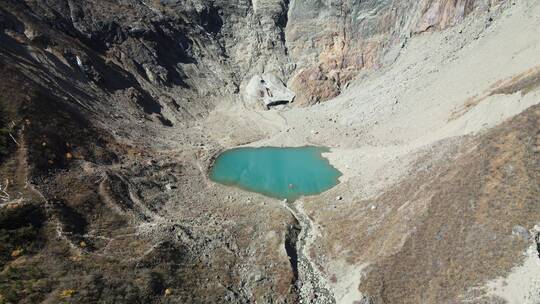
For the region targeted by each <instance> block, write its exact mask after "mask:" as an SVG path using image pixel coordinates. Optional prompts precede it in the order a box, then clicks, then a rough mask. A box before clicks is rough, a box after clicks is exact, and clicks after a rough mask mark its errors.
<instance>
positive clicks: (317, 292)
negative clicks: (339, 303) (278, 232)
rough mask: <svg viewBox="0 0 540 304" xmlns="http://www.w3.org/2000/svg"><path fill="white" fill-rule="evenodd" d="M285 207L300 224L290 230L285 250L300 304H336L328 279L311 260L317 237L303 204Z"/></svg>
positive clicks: (292, 204) (286, 203)
mask: <svg viewBox="0 0 540 304" xmlns="http://www.w3.org/2000/svg"><path fill="white" fill-rule="evenodd" d="M284 205H285V207H286V208H287V209H288V210H289V211H290V212H291V214H292V215H293V216H294V218H295V219H296V221H297V222H298V225H293V226H291V227H290V228H289V231H288V234H287V236H288V237H287V241H286V242H285V249H286V251H287V254H288V255H289V258H290V259H291V266H292V268H293V272H295V279H296V282H295V285H296V286H295V287H296V289H297V292H298V297H299V300H300V303H301V304H307V303H317V304H325V303H336V300H335V298H334V295H333V293H332V292H331V291H330V289H329V288H328V285H327V281H326V278H325V277H324V275H323V274H322V273H321V272H320V271H319V270H318V269H317V268H316V267H315V265H314V263H313V262H312V261H311V259H310V258H309V248H310V246H311V244H312V243H313V241H314V238H315V235H314V234H313V224H312V222H311V220H310V219H309V217H308V216H307V214H306V213H305V211H304V210H303V208H302V203H301V202H299V201H296V202H285V203H284ZM292 240H295V241H296V243H295V244H291V241H292ZM292 249H294V251H293V250H292Z"/></svg>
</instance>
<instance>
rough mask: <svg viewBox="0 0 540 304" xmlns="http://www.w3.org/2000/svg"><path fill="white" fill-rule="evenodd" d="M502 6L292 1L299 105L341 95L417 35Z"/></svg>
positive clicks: (289, 34)
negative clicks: (354, 80) (356, 78)
mask: <svg viewBox="0 0 540 304" xmlns="http://www.w3.org/2000/svg"><path fill="white" fill-rule="evenodd" d="M496 2H499V1H487V0H481V1H466V0H458V1H454V0H424V1H403V0H394V1H390V0H387V1H378V0H370V1H357V0H345V1H305V0H304V1H292V2H291V4H290V9H289V22H288V24H287V27H286V30H285V33H286V45H287V49H288V51H289V55H290V57H291V59H292V61H293V62H295V63H296V64H297V65H296V69H295V71H294V73H293V74H292V75H291V78H290V79H289V82H288V84H289V86H290V87H291V88H292V90H293V91H295V92H296V93H297V101H298V103H299V104H313V103H316V102H320V101H324V100H327V99H329V98H332V97H335V96H336V95H338V94H339V93H340V92H341V91H342V90H343V89H344V88H345V86H346V85H347V84H348V83H349V82H350V81H351V80H352V78H353V77H354V76H355V75H356V74H357V73H358V71H359V70H361V69H378V68H380V67H381V66H383V65H384V64H385V63H388V62H391V61H393V60H394V58H395V57H396V56H397V54H398V53H399V48H401V47H402V46H404V45H405V44H406V43H407V39H409V38H410V37H411V36H412V35H415V34H419V33H421V32H425V31H428V30H432V29H433V30H440V29H444V28H446V27H448V26H452V25H454V24H456V23H457V22H459V21H461V20H462V19H463V18H464V17H465V16H467V15H468V14H470V13H472V12H474V11H479V12H486V11H489V9H490V8H491V7H492V6H493V5H495V4H496Z"/></svg>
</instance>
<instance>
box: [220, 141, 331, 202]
mask: <svg viewBox="0 0 540 304" xmlns="http://www.w3.org/2000/svg"><path fill="white" fill-rule="evenodd" d="M328 151H329V149H328V148H322V147H311V146H307V147H298V148H279V147H261V148H237V149H232V150H228V151H225V152H223V153H222V154H220V155H219V156H218V158H217V159H216V161H215V162H214V166H213V167H212V170H211V172H210V179H211V180H213V181H215V182H218V183H220V184H224V185H229V186H236V187H239V188H242V189H245V190H248V191H252V192H258V193H262V194H264V195H266V196H270V197H274V198H279V199H285V198H286V199H289V200H295V199H297V198H299V197H301V196H307V195H314V194H319V193H321V192H324V191H326V190H328V189H330V188H332V187H334V186H335V185H337V184H338V178H339V177H340V176H341V172H339V171H338V170H337V169H336V168H334V167H332V166H331V165H330V163H329V162H328V160H327V159H326V158H324V157H323V156H322V154H321V153H323V152H328Z"/></svg>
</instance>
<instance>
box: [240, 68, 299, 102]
mask: <svg viewBox="0 0 540 304" xmlns="http://www.w3.org/2000/svg"><path fill="white" fill-rule="evenodd" d="M293 99H294V92H292V91H291V90H289V89H287V88H286V87H285V85H284V84H283V82H281V80H279V78H277V77H276V76H275V75H273V74H270V73H266V74H263V75H261V76H258V75H255V76H253V77H252V78H251V80H250V81H249V83H248V84H247V86H246V88H245V92H244V101H245V102H246V103H247V104H249V105H255V106H256V105H261V104H262V105H264V106H265V107H266V108H267V109H268V108H270V107H271V106H275V105H280V104H286V103H290V102H292V101H293Z"/></svg>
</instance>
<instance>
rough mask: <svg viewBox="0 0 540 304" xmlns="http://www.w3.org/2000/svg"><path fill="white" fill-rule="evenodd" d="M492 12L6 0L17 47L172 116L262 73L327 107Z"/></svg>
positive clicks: (322, 4)
mask: <svg viewBox="0 0 540 304" xmlns="http://www.w3.org/2000/svg"><path fill="white" fill-rule="evenodd" d="M495 4H496V2H494V1H443V0H432V1H420V2H418V1H397V0H396V1H352V0H350V1H290V2H289V1H286V0H283V1H278V0H275V1H239V2H235V3H230V1H172V0H170V1H148V2H145V1H114V2H113V1H110V2H109V1H106V2H92V1H85V2H78V1H26V2H16V1H6V2H5V3H4V4H3V11H4V15H5V17H4V19H6V21H5V22H7V23H11V30H12V31H13V32H14V33H13V34H18V35H19V39H23V40H28V41H35V42H36V44H32V43H31V44H30V45H32V47H33V48H37V49H38V50H47V52H48V53H49V54H50V53H56V55H55V56H58V57H59V60H61V61H64V62H65V63H67V64H68V65H70V66H71V67H72V68H75V69H82V70H83V72H84V74H85V76H86V77H87V79H88V80H90V81H92V82H95V83H96V84H97V85H98V87H99V88H102V89H106V90H107V91H108V93H112V92H116V93H118V94H119V95H125V94H126V92H125V90H126V89H128V88H130V87H136V88H135V89H136V91H138V92H139V93H140V94H141V95H142V97H140V98H141V99H144V97H145V95H150V96H151V97H152V99H154V100H157V101H158V103H159V104H158V105H155V107H170V108H171V109H173V110H174V109H175V108H184V109H185V108H186V107H185V106H183V103H184V102H185V100H186V99H189V98H191V99H194V98H197V97H200V98H208V97H209V96H215V95H227V94H233V93H237V92H238V91H239V90H243V89H244V88H245V86H246V85H247V83H248V82H249V80H250V79H251V78H252V76H254V75H261V74H263V73H272V74H274V75H275V76H277V77H278V78H280V79H281V80H282V81H283V82H285V83H288V84H289V86H290V88H291V89H292V90H293V91H295V92H296V93H297V101H298V103H299V104H313V103H316V102H319V101H324V100H327V99H329V98H331V97H335V96H337V95H338V94H339V93H340V92H341V91H342V90H343V89H344V88H345V87H346V85H347V84H348V83H349V82H350V81H351V79H352V78H353V77H354V76H355V75H356V74H357V73H358V72H359V71H360V70H362V69H378V68H380V67H381V66H383V65H385V64H388V63H390V62H391V61H392V60H393V59H394V58H395V57H396V56H397V54H398V51H396V48H397V49H399V48H400V47H402V46H403V45H404V44H406V42H407V39H409V38H410V37H411V36H413V35H415V34H418V33H421V32H424V31H427V30H433V29H444V28H446V27H448V26H451V25H454V24H456V23H457V22H459V21H460V20H462V19H463V18H464V17H465V16H467V15H468V14H471V13H478V14H479V15H482V14H483V13H486V12H489V10H490V8H491V7H492V6H494V5H495ZM481 18H486V17H481ZM9 20H11V21H9ZM6 27H7V24H6ZM38 42H39V43H38ZM97 61H102V63H98V62H97ZM113 73H124V74H125V75H124V78H128V79H124V80H123V81H120V80H118V78H120V77H118V75H114V74H113ZM66 76H67V75H64V77H66ZM112 78H114V80H112ZM120 82H122V83H120ZM127 94H131V93H130V92H127ZM180 95H182V96H185V98H184V99H182V98H179V97H178V96H180ZM146 97H148V96H146ZM177 105H180V106H177ZM151 107H152V106H151V105H146V106H145V108H146V110H148V111H152V109H150V108H151ZM189 108H193V106H192V105H190V106H189ZM158 114H161V113H158ZM172 115H176V114H172Z"/></svg>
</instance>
